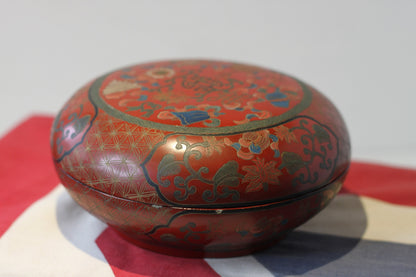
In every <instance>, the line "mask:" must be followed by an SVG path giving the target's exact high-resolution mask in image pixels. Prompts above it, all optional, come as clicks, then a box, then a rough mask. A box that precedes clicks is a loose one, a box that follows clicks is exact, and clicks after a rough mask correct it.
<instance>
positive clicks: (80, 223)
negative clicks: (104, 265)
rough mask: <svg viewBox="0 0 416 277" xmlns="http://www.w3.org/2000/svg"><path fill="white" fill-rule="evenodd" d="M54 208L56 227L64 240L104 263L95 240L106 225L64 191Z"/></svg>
mask: <svg viewBox="0 0 416 277" xmlns="http://www.w3.org/2000/svg"><path fill="white" fill-rule="evenodd" d="M56 206H57V207H56V209H57V211H56V217H57V221H58V226H59V228H60V231H61V232H62V233H63V235H64V236H65V237H66V239H68V240H69V241H70V242H72V243H73V244H74V245H75V246H76V247H78V248H80V249H81V250H83V251H84V252H86V253H88V254H90V255H92V256H94V257H96V258H97V259H100V260H102V261H106V259H105V257H104V255H103V253H102V252H101V250H100V248H98V246H97V244H96V243H95V240H96V239H97V238H98V236H99V235H100V234H101V233H102V232H103V231H104V230H105V229H106V228H107V227H108V226H107V224H105V223H103V222H101V221H100V220H98V219H97V218H96V217H94V216H92V215H91V214H89V213H88V212H87V211H85V210H84V209H83V208H81V207H80V206H79V205H78V204H77V203H76V202H75V201H74V200H73V199H72V198H71V196H70V195H69V193H67V192H66V191H63V192H62V194H61V195H60V196H59V197H58V201H57V203H56Z"/></svg>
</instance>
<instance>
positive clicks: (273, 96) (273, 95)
mask: <svg viewBox="0 0 416 277" xmlns="http://www.w3.org/2000/svg"><path fill="white" fill-rule="evenodd" d="M286 97H287V96H286V94H284V93H281V92H280V90H279V88H276V90H275V91H274V92H273V93H269V94H267V95H266V99H267V100H270V101H271V100H276V99H284V98H286Z"/></svg>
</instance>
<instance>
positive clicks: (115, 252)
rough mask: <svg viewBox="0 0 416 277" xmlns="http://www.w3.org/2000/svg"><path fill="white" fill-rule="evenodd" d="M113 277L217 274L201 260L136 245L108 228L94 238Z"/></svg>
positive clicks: (204, 275) (175, 276)
mask: <svg viewBox="0 0 416 277" xmlns="http://www.w3.org/2000/svg"><path fill="white" fill-rule="evenodd" d="M96 243H97V245H98V247H99V248H100V249H101V252H103V254H104V256H105V258H106V259H107V261H108V263H109V264H110V266H111V268H112V270H113V272H114V274H115V275H116V276H118V277H119V276H123V277H124V276H137V274H139V276H154V277H156V276H169V277H180V276H198V277H214V276H215V277H218V276H219V275H218V274H217V273H216V272H215V271H214V270H213V269H212V268H211V267H210V266H209V265H208V264H207V263H206V262H205V260H203V259H188V258H178V257H171V256H167V255H162V254H158V253H155V252H151V251H148V250H145V249H142V248H139V247H137V246H135V245H133V244H131V243H129V242H127V241H126V240H124V239H122V238H121V237H120V236H119V235H118V234H117V233H116V232H115V231H114V230H112V229H111V228H107V229H106V230H105V231H104V232H103V233H102V234H101V235H100V236H99V237H98V238H97V240H96Z"/></svg>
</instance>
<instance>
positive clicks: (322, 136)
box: [313, 125, 330, 143]
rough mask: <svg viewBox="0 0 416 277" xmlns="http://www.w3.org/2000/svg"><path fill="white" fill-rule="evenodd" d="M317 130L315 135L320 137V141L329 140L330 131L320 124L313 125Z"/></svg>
mask: <svg viewBox="0 0 416 277" xmlns="http://www.w3.org/2000/svg"><path fill="white" fill-rule="evenodd" d="M313 129H314V131H315V137H316V138H317V139H318V141H319V143H324V142H329V141H330V140H329V134H328V132H327V131H326V130H325V129H324V128H322V126H320V125H313Z"/></svg>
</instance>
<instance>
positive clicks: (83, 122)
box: [71, 115, 91, 138]
mask: <svg viewBox="0 0 416 277" xmlns="http://www.w3.org/2000/svg"><path fill="white" fill-rule="evenodd" d="M90 118H91V116H89V115H86V116H84V117H82V118H78V119H77V120H75V122H74V126H73V127H74V133H72V135H71V138H75V137H76V136H78V135H79V134H80V133H81V132H82V131H83V130H84V128H85V127H86V126H87V125H88V123H89V122H90Z"/></svg>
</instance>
